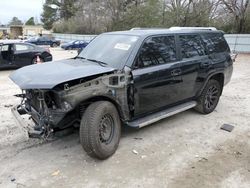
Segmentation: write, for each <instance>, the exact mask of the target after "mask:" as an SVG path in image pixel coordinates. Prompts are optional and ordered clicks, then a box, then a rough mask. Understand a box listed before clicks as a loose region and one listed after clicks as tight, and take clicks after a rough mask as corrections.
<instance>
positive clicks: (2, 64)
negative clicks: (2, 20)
mask: <svg viewBox="0 0 250 188" xmlns="http://www.w3.org/2000/svg"><path fill="white" fill-rule="evenodd" d="M0 49H1V54H0V68H12V67H14V64H13V45H12V44H3V45H1V46H0Z"/></svg>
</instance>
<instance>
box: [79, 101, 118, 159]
mask: <svg viewBox="0 0 250 188" xmlns="http://www.w3.org/2000/svg"><path fill="white" fill-rule="evenodd" d="M120 136H121V121H120V117H119V114H118V112H117V110H116V107H115V106H114V105H113V104H112V103H110V102H108V101H98V102H95V103H93V104H91V105H90V106H89V107H88V108H87V109H86V111H85V113H84V114H83V116H82V120H81V125H80V142H81V145H82V147H83V149H84V150H85V151H86V152H87V154H88V155H89V156H91V157H95V158H98V159H106V158H108V157H110V156H111V155H113V154H114V153H115V151H116V149H117V147H118V145H119V141H120Z"/></svg>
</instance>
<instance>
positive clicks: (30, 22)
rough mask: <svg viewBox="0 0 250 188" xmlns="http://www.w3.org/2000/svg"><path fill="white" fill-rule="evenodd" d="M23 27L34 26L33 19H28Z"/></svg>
mask: <svg viewBox="0 0 250 188" xmlns="http://www.w3.org/2000/svg"><path fill="white" fill-rule="evenodd" d="M25 25H35V21H34V17H31V18H30V19H28V21H27V22H26V23H25Z"/></svg>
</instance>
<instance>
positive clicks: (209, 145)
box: [0, 49, 250, 188]
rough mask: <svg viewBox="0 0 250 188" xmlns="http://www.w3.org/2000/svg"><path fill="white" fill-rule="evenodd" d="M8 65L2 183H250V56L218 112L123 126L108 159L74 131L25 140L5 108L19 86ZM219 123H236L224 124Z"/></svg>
mask: <svg viewBox="0 0 250 188" xmlns="http://www.w3.org/2000/svg"><path fill="white" fill-rule="evenodd" d="M52 53H53V56H54V59H63V58H67V57H72V56H74V55H75V52H64V51H61V50H59V49H55V50H53V51H52ZM11 72H12V71H1V72H0V123H1V124H0V187H4V188H6V187H7V188H8V187H87V188H88V187H93V188H94V187H102V188H105V187H138V188H140V187H150V188H151V187H157V188H158V187H170V188H172V187H173V188H175V187H176V188H179V187H181V188H183V187H190V188H196V187H197V188H201V187H211V188H216V187H222V188H224V187H229V188H249V187H250V123H249V122H250V86H249V83H250V55H239V56H238V59H237V61H236V62H235V64H234V73H233V78H232V80H231V82H230V83H229V84H228V85H227V86H226V87H225V88H224V91H223V95H222V97H221V99H220V102H219V104H218V107H217V108H216V110H215V112H213V113H211V114H209V115H201V114H198V113H197V112H195V111H194V110H189V111H186V112H183V113H181V114H177V115H175V116H172V117H170V118H167V119H165V120H162V121H160V122H158V123H155V124H153V125H151V126H148V127H145V128H143V129H140V130H133V129H130V128H124V129H123V132H122V139H121V141H120V146H119V148H118V150H117V152H116V153H115V154H114V155H113V156H112V157H111V158H109V159H107V160H105V161H98V160H95V159H92V158H90V157H88V156H87V155H86V153H85V152H84V151H83V149H82V147H81V145H80V143H79V137H78V133H77V132H75V133H73V134H71V135H68V136H64V137H62V138H60V139H57V140H55V141H51V142H48V143H44V142H42V141H39V140H37V139H29V140H27V141H25V140H26V139H27V138H26V137H25V134H24V133H23V132H22V129H21V128H20V127H18V125H17V124H16V123H15V121H14V119H13V118H12V115H11V112H10V107H11V106H12V105H15V104H18V102H19V99H16V98H15V97H13V94H16V93H19V92H20V91H19V89H18V87H17V86H15V85H14V84H13V83H12V82H11V81H10V80H9V79H8V75H9V74H10V73H11ZM224 123H228V124H232V125H234V126H235V128H234V130H233V131H232V132H226V131H223V130H221V129H220V126H221V125H222V124H224ZM133 150H136V151H137V152H138V153H137V154H136V152H133Z"/></svg>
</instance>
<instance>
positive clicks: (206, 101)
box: [195, 79, 222, 114]
mask: <svg viewBox="0 0 250 188" xmlns="http://www.w3.org/2000/svg"><path fill="white" fill-rule="evenodd" d="M221 91H222V87H221V85H220V83H219V82H218V81H217V80H214V79H211V80H209V81H208V83H207V85H206V87H205V88H204V90H203V92H202V94H201V96H200V97H199V98H198V105H197V106H196V107H195V110H197V111H198V112H200V113H202V114H209V113H211V112H213V111H214V109H215V108H216V106H217V104H218V102H219V99H220V95H221Z"/></svg>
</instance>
